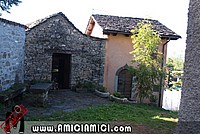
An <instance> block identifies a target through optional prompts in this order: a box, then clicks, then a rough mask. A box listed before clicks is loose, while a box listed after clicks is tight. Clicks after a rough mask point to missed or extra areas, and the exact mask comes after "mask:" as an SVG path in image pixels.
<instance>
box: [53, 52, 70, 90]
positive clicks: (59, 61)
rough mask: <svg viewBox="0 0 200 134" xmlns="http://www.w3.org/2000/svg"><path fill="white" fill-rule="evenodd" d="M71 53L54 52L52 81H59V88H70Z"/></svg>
mask: <svg viewBox="0 0 200 134" xmlns="http://www.w3.org/2000/svg"><path fill="white" fill-rule="evenodd" d="M70 70H71V55H70V54H61V53H54V54H53V61H52V81H55V82H57V83H58V87H59V89H69V88H70Z"/></svg>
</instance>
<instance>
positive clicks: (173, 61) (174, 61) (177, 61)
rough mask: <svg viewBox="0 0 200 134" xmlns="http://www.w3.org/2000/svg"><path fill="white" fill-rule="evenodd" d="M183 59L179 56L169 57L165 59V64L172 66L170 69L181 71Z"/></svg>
mask: <svg viewBox="0 0 200 134" xmlns="http://www.w3.org/2000/svg"><path fill="white" fill-rule="evenodd" d="M183 64H184V61H183V59H181V58H176V57H170V58H168V59H167V66H173V68H172V71H182V70H183Z"/></svg>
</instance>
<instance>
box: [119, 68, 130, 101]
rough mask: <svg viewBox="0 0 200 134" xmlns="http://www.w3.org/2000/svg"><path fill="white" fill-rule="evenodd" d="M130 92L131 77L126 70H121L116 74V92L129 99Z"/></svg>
mask: <svg viewBox="0 0 200 134" xmlns="http://www.w3.org/2000/svg"><path fill="white" fill-rule="evenodd" d="M131 91H132V75H131V74H130V73H129V72H128V69H123V70H121V71H120V72H119V74H118V84H117V92H120V93H121V94H122V95H123V96H125V97H127V98H131Z"/></svg>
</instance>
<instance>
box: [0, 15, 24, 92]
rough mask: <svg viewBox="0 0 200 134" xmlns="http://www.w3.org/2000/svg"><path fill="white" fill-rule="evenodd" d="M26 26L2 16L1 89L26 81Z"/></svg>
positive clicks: (0, 23) (0, 28)
mask: <svg viewBox="0 0 200 134" xmlns="http://www.w3.org/2000/svg"><path fill="white" fill-rule="evenodd" d="M24 44H25V27H24V26H23V25H21V24H18V23H15V22H11V21H8V20H5V19H1V18H0V91H1V90H6V89H8V88H9V87H11V86H12V85H13V84H14V83H23V81H24Z"/></svg>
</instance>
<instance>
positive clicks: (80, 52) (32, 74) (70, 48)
mask: <svg viewBox="0 0 200 134" xmlns="http://www.w3.org/2000/svg"><path fill="white" fill-rule="evenodd" d="M25 44H26V47H25V53H26V56H25V79H26V80H29V81H30V80H51V70H52V55H53V53H64V54H71V75H70V81H71V85H75V84H76V83H77V81H79V80H81V81H82V80H89V81H95V82H98V83H103V74H104V54H105V48H104V47H105V46H104V44H105V40H103V39H100V38H94V37H89V36H86V35H84V34H82V33H81V32H80V31H79V30H78V29H77V28H75V26H74V25H73V24H72V23H71V22H70V21H69V20H68V19H67V17H66V16H65V15H64V14H62V13H58V14H55V15H53V16H50V17H48V18H45V19H42V20H39V21H36V22H35V23H32V24H31V25H29V29H28V30H27V32H26V43H25Z"/></svg>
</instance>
